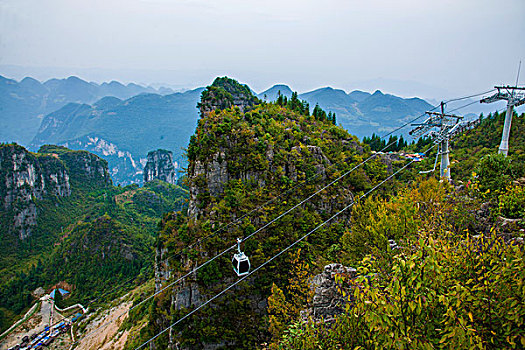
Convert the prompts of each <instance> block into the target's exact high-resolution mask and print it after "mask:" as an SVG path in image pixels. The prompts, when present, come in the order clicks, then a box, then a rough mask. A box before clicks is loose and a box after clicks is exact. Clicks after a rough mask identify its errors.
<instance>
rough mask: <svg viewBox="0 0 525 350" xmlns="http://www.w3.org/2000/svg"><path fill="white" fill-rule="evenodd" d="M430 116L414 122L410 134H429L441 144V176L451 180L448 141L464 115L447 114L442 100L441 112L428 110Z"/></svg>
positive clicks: (439, 152)
mask: <svg viewBox="0 0 525 350" xmlns="http://www.w3.org/2000/svg"><path fill="white" fill-rule="evenodd" d="M426 114H427V115H428V116H429V117H428V118H427V119H426V120H425V121H424V122H423V123H420V124H412V125H413V126H416V128H414V129H413V130H411V131H410V135H412V136H413V137H415V138H418V137H421V136H423V135H425V134H428V135H429V136H430V137H432V139H433V140H434V143H437V144H439V151H438V154H441V164H440V176H441V178H442V179H444V180H447V181H450V160H449V157H448V154H449V149H448V141H449V140H450V138H451V136H452V135H453V134H454V132H455V131H456V129H457V128H458V127H459V125H460V124H459V121H460V120H461V119H463V117H459V116H457V115H452V114H445V103H444V102H441V112H426Z"/></svg>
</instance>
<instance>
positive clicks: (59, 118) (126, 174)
mask: <svg viewBox="0 0 525 350" xmlns="http://www.w3.org/2000/svg"><path fill="white" fill-rule="evenodd" d="M23 84H24V85H27V86H31V87H32V89H33V90H38V89H41V88H42V87H41V85H39V84H38V82H36V83H35V81H32V80H27V81H25V82H24V83H23ZM45 84H48V85H52V86H55V85H57V84H59V81H58V80H50V81H48V82H46V83H45ZM68 84H70V85H73V86H76V85H77V84H78V85H79V86H81V87H82V89H80V90H82V91H85V92H86V94H88V95H89V96H95V93H94V92H93V91H95V90H94V88H93V86H92V85H89V83H85V82H84V83H83V82H82V81H77V80H76V79H70V82H69V83H68ZM86 84H87V85H86ZM110 85H115V86H116V84H114V83H108V84H106V85H104V84H102V85H100V86H99V88H100V89H102V86H107V87H109V86H110ZM120 86H123V85H120ZM55 90H56V91H60V89H59V88H58V87H56V86H55ZM203 90H204V89H203V88H199V89H195V90H191V91H187V92H184V93H174V94H169V95H164V96H163V95H160V94H148V93H143V94H140V95H136V96H133V97H131V98H128V99H125V98H119V97H115V96H105V97H103V98H101V99H98V100H96V101H93V102H91V103H85V102H74V103H71V102H70V103H65V104H64V105H63V106H62V107H61V108H60V109H58V110H55V111H53V112H51V113H49V114H47V115H46V116H45V117H43V119H42V123H41V125H40V128H39V129H38V132H36V131H35V134H36V136H35V137H34V138H33V140H32V141H31V142H29V141H28V142H27V144H29V146H30V147H31V149H38V147H39V146H41V145H43V144H58V145H62V146H66V147H69V148H72V149H76V150H87V151H89V152H93V153H95V154H97V155H98V156H100V157H102V158H104V159H106V160H107V161H108V163H109V170H110V174H111V176H112V179H113V181H114V182H115V183H120V184H123V185H125V184H129V183H132V182H135V183H141V182H142V179H143V175H142V173H143V167H144V165H145V164H146V158H147V154H148V152H149V151H151V150H155V149H158V148H162V149H166V150H168V151H171V152H173V154H174V158H175V161H176V164H177V167H178V168H180V167H181V161H182V162H184V161H183V160H182V159H181V154H182V150H181V149H182V148H186V147H187V145H188V141H189V138H190V136H191V135H192V134H193V132H194V130H195V126H196V123H197V119H198V110H197V108H196V106H197V103H198V102H199V99H200V94H201V92H202V91H203ZM279 93H281V94H282V95H284V96H288V97H289V96H291V94H292V89H291V88H290V87H288V86H287V85H284V84H279V85H275V86H273V87H271V88H270V89H267V90H266V91H264V92H261V93H260V94H258V96H259V98H260V99H262V100H265V99H266V100H267V101H271V100H275V99H277V97H278V94H279ZM73 95H75V96H77V97H75V98H77V99H78V95H79V94H76V93H74V91H70V92H69V96H73ZM232 98H233V97H232ZM299 98H300V99H302V100H306V101H307V102H308V103H309V105H310V110H311V111H312V110H313V108H314V106H315V105H316V104H317V103H318V104H319V105H320V107H321V108H323V109H324V110H326V111H327V112H329V111H332V112H335V113H336V115H337V124H341V125H342V126H343V127H344V128H346V129H347V130H348V131H349V132H350V133H351V134H354V135H356V136H358V137H359V138H362V137H364V136H367V135H371V134H372V133H376V134H384V133H386V132H389V131H391V130H393V129H394V128H396V127H398V126H399V125H402V124H403V123H405V122H406V121H407V120H409V119H413V118H414V117H415V116H417V115H420V114H421V113H424V112H425V111H426V110H428V109H430V108H432V106H430V104H428V103H427V102H425V101H424V100H422V99H418V98H412V99H405V98H400V97H397V96H394V95H389V94H383V93H382V92H380V91H376V92H374V93H373V94H372V93H368V92H363V91H359V90H355V91H352V92H350V93H346V92H345V91H343V90H340V89H334V88H331V87H325V88H320V89H317V90H314V91H310V92H306V93H303V94H300V95H299ZM182 165H184V164H182Z"/></svg>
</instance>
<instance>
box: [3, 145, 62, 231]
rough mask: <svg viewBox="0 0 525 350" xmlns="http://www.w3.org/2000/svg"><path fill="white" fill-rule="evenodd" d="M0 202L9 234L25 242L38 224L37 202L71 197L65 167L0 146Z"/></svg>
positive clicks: (52, 159) (51, 159)
mask: <svg viewBox="0 0 525 350" xmlns="http://www.w3.org/2000/svg"><path fill="white" fill-rule="evenodd" d="M0 164H1V170H0V182H1V185H0V199H1V201H2V209H3V212H4V213H3V214H4V217H5V218H6V219H8V220H9V221H10V222H8V223H7V224H8V225H7V226H8V227H9V230H10V231H11V232H15V233H16V234H17V235H18V237H19V238H20V239H25V238H27V237H28V236H29V235H31V232H32V230H33V227H34V226H35V225H36V224H37V206H36V201H37V200H41V199H43V198H44V197H45V196H57V197H66V196H69V195H70V194H71V187H70V182H69V174H68V171H67V169H66V167H65V165H64V164H63V163H62V162H61V161H60V160H59V159H57V158H55V157H52V156H41V155H37V154H33V153H30V152H28V151H27V150H26V149H25V148H23V147H21V146H18V145H16V144H9V145H1V146H0Z"/></svg>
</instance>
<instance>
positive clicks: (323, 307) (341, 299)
mask: <svg viewBox="0 0 525 350" xmlns="http://www.w3.org/2000/svg"><path fill="white" fill-rule="evenodd" d="M336 276H339V277H340V278H341V279H340V280H339V282H338V281H337V280H336ZM355 277H356V270H355V269H354V268H352V267H346V266H343V265H341V264H330V265H326V266H325V267H324V271H323V272H322V273H320V274H319V275H316V276H315V277H314V278H313V279H312V282H311V288H312V289H313V291H314V297H313V300H312V307H311V308H310V309H309V310H308V314H309V316H312V318H313V320H314V321H315V322H321V321H323V322H332V321H333V320H334V317H335V316H337V315H339V314H341V313H342V312H343V311H344V310H345V307H346V305H347V304H348V303H349V302H350V299H349V298H350V296H351V295H352V291H351V288H350V287H349V286H348V279H352V278H355ZM341 281H346V283H341ZM343 284H345V285H346V287H345V286H344V285H343ZM343 292H344V293H343ZM303 316H306V315H304V314H303Z"/></svg>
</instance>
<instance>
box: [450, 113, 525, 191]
mask: <svg viewBox="0 0 525 350" xmlns="http://www.w3.org/2000/svg"><path fill="white" fill-rule="evenodd" d="M479 120H480V122H479V124H478V126H477V127H474V128H472V129H470V130H467V131H465V132H463V133H462V134H461V135H459V136H458V137H457V138H455V139H453V140H452V143H451V149H452V153H451V162H454V161H455V160H457V161H458V163H457V164H455V165H453V174H456V175H455V176H454V177H455V178H457V179H459V180H462V181H467V180H468V179H469V178H470V176H471V173H472V171H475V168H476V167H477V165H478V162H479V161H480V159H481V158H483V157H484V156H487V155H489V154H493V153H496V152H497V150H498V147H499V144H500V141H501V133H502V130H503V123H504V120H505V113H494V114H489V115H488V116H487V117H484V116H483V115H481V116H480V118H479ZM524 135H525V114H522V115H521V116H520V117H519V118H518V116H517V115H516V114H515V115H514V117H513V119H512V129H511V134H510V141H509V154H508V157H507V158H508V159H509V160H510V169H509V171H510V173H512V175H513V176H514V177H516V178H519V177H523V176H525V166H524V164H525V136H524ZM500 175H501V174H500ZM500 175H498V176H500ZM503 188H505V186H503Z"/></svg>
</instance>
